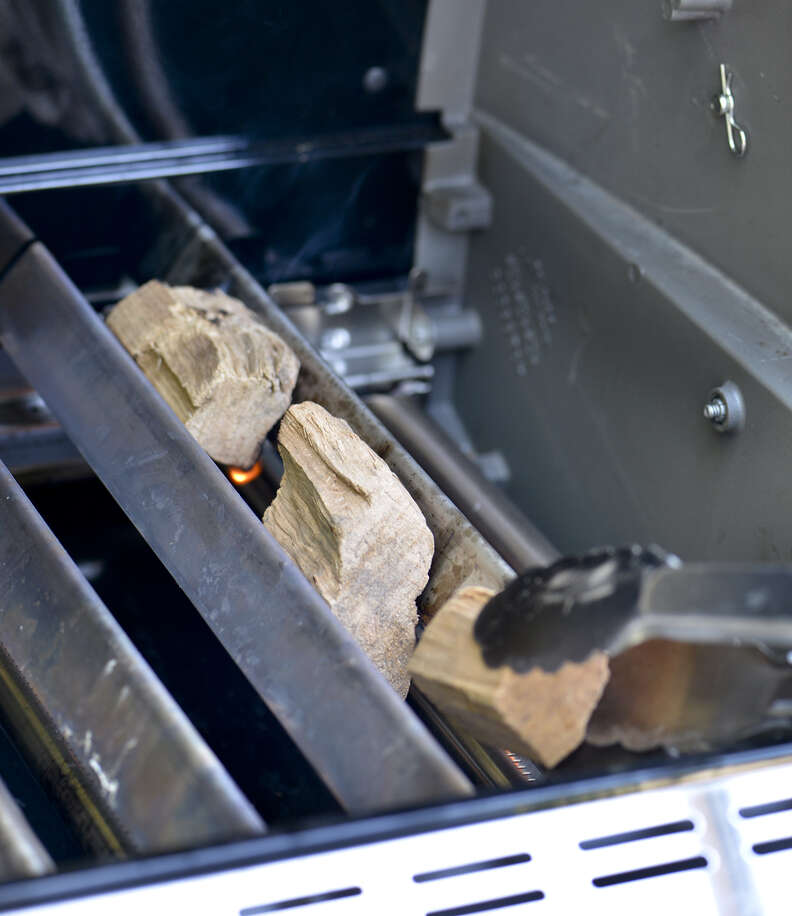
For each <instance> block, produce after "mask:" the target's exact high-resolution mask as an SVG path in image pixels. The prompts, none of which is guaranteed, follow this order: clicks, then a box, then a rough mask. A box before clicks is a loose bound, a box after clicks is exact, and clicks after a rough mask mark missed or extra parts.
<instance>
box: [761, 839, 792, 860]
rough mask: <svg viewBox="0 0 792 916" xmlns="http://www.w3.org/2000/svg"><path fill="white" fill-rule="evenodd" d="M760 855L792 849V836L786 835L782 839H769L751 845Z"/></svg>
mask: <svg viewBox="0 0 792 916" xmlns="http://www.w3.org/2000/svg"><path fill="white" fill-rule="evenodd" d="M751 849H753V851H754V852H755V853H756V854H757V855H758V856H766V855H767V854H768V853H771V852H783V851H784V850H785V849H792V836H785V837H783V838H782V839H780V840H767V841H766V842H764V843H754V845H753V846H752V847H751Z"/></svg>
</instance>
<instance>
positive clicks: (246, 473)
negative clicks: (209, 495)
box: [228, 461, 262, 487]
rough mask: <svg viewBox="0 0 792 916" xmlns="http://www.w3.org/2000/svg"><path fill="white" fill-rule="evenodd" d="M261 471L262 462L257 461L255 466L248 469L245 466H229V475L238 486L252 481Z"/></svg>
mask: <svg viewBox="0 0 792 916" xmlns="http://www.w3.org/2000/svg"><path fill="white" fill-rule="evenodd" d="M261 471H262V467H261V462H260V461H257V462H256V463H255V464H254V465H253V467H252V468H248V470H245V469H244V468H229V469H228V476H229V477H230V478H231V482H232V483H235V484H236V485H237V486H238V487H242V486H244V485H245V484H246V483H250V481H251V480H255V479H256V478H257V477H258V476H259V474H260V473H261Z"/></svg>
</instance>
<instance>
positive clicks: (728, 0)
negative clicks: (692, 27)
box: [663, 0, 732, 22]
mask: <svg viewBox="0 0 792 916" xmlns="http://www.w3.org/2000/svg"><path fill="white" fill-rule="evenodd" d="M731 6H732V0H663V18H664V19H667V20H669V21H670V22H684V21H686V20H691V19H718V18H720V16H721V14H722V13H725V12H727V11H728V10H730V9H731Z"/></svg>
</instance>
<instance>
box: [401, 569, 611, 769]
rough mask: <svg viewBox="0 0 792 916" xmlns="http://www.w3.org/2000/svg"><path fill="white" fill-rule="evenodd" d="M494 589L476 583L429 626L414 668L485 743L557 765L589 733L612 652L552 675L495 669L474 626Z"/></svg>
mask: <svg viewBox="0 0 792 916" xmlns="http://www.w3.org/2000/svg"><path fill="white" fill-rule="evenodd" d="M493 594H494V592H492V591H490V590H489V589H486V588H479V587H475V586H473V587H467V588H463V589H460V590H459V591H458V592H456V594H454V595H453V596H452V597H451V598H450V599H449V600H448V601H447V602H446V603H445V604H444V605H443V607H442V608H440V610H439V611H438V612H437V614H436V615H435V616H434V618H433V619H432V621H431V622H430V624H429V626H428V627H427V628H426V631H425V633H424V634H423V636H422V638H421V641H420V642H419V643H418V647H417V648H416V650H415V654H414V655H413V658H412V661H411V662H410V673H411V674H412V676H413V679H414V681H415V684H416V686H417V687H419V688H420V689H421V690H422V691H423V692H424V693H425V694H426V696H427V697H428V698H429V699H430V700H431V701H432V702H433V703H434V704H435V705H436V706H437V707H438V708H439V709H440V711H441V712H443V713H445V714H446V715H447V716H448V717H449V718H450V719H452V720H454V721H456V722H458V723H460V725H462V726H463V727H464V728H466V729H467V730H468V731H469V732H470V733H471V734H472V735H473V736H474V737H476V738H478V739H479V740H480V741H482V742H484V743H485V744H489V745H490V746H492V747H501V748H508V749H509V750H511V751H517V752H519V753H522V754H526V755H527V756H528V757H530V758H531V759H532V760H535V761H536V762H537V763H540V764H542V765H543V766H547V767H552V766H555V765H556V764H557V763H559V762H560V761H561V760H563V758H564V757H566V756H567V755H568V754H570V753H571V752H572V751H573V750H575V748H576V747H577V746H578V745H579V744H580V743H581V742H582V741H583V739H584V737H585V735H586V726H587V724H588V721H589V719H590V717H591V715H592V713H593V711H594V709H595V707H596V705H597V703H598V701H599V699H600V696H601V695H602V691H603V690H604V688H605V685H606V684H607V682H608V677H609V673H608V659H607V656H606V655H605V654H604V653H602V652H597V653H594V654H593V655H592V656H591V657H590V658H588V659H587V660H586V661H585V662H583V663H582V664H576V663H573V662H567V663H565V664H564V665H562V666H561V668H559V669H558V671H556V672H554V673H552V674H548V673H547V672H545V671H542V670H541V669H538V668H534V669H533V670H531V671H528V672H527V673H525V674H519V673H517V672H515V671H513V670H512V669H511V668H510V667H508V666H504V667H501V668H490V667H488V666H487V665H486V664H485V662H484V660H483V658H482V655H481V651H480V649H479V646H478V643H477V642H476V640H475V637H474V635H473V626H474V624H475V622H476V618H477V617H478V615H479V613H480V611H481V609H482V608H483V607H484V605H485V604H486V603H487V601H489V599H490V598H491V597H492V596H493Z"/></svg>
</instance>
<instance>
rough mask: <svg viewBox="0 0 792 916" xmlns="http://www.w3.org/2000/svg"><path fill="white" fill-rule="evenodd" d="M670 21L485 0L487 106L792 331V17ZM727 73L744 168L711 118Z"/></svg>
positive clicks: (616, 10)
mask: <svg viewBox="0 0 792 916" xmlns="http://www.w3.org/2000/svg"><path fill="white" fill-rule="evenodd" d="M660 7H661V4H660V0H647V2H641V3H636V2H634V0H610V2H608V3H607V4H597V3H580V2H578V0H534V2H531V3H516V2H514V0H488V3H487V13H486V18H485V24H484V33H483V39H482V46H481V54H480V60H479V72H478V85H477V97H476V104H477V106H478V107H479V108H480V109H482V110H484V111H486V112H488V113H489V114H491V115H493V116H494V117H496V118H498V119H500V120H502V121H504V122H505V123H507V124H509V125H510V126H511V127H513V128H515V129H516V130H518V131H519V132H520V133H522V134H524V135H525V136H526V137H529V138H530V139H532V140H533V141H534V142H536V143H538V144H540V145H541V146H543V147H545V148H546V149H547V150H549V151H550V152H553V153H555V154H556V155H558V156H560V157H561V158H563V159H564V160H566V161H567V162H569V164H570V165H572V166H573V167H574V168H575V169H577V170H578V171H579V172H581V173H582V174H585V175H587V176H588V177H590V178H592V179H593V180H594V181H596V182H597V183H599V184H601V185H602V186H603V187H604V188H605V189H606V190H609V191H611V192H612V193H614V194H616V195H617V196H618V197H620V198H621V199H622V200H624V201H625V202H627V203H629V204H630V205H631V206H633V207H635V208H636V209H637V210H638V211H639V212H641V213H643V214H644V215H646V216H647V217H648V218H649V219H650V220H652V221H653V222H656V223H657V224H658V225H660V226H663V227H664V228H666V229H667V230H668V231H669V232H670V233H671V234H673V235H674V236H675V237H677V238H679V239H680V240H681V241H682V242H684V243H685V244H687V245H689V246H690V247H691V248H693V249H694V250H695V251H697V252H698V253H699V254H701V255H703V256H704V257H705V258H706V259H707V260H709V261H711V262H712V263H713V264H714V265H715V266H717V267H718V268H720V269H721V270H723V271H725V272H726V273H728V274H729V275H730V276H731V277H732V278H733V279H734V280H736V281H737V282H738V283H739V284H740V285H741V286H743V287H745V288H746V289H747V290H749V291H750V292H751V293H752V294H753V295H754V296H756V297H757V298H758V299H759V300H761V301H762V302H763V303H764V304H765V305H766V306H767V307H768V308H770V309H771V310H772V311H774V312H777V313H778V314H779V315H781V316H782V317H784V318H786V319H787V320H789V319H790V317H792V299H790V297H789V296H788V290H789V288H790V280H792V260H790V258H789V257H788V254H787V252H788V223H789V206H788V200H789V192H790V181H791V179H790V172H789V165H788V153H789V149H790V146H792V121H790V119H789V118H788V117H787V116H786V115H785V111H786V107H787V106H788V102H789V98H790V90H792V59H790V56H789V36H790V34H792V7H790V6H789V5H788V4H784V3H777V2H773V0H734V4H733V7H732V9H731V10H730V11H729V12H728V13H726V14H725V15H723V16H722V18H721V19H720V20H708V21H702V22H666V21H664V20H663V18H662V15H661V10H660ZM720 63H725V64H727V65H728V66H729V68H730V69H731V70H732V71H733V72H734V96H735V113H736V115H737V119H738V120H739V121H740V122H741V123H744V124H745V126H746V128H747V129H748V131H749V134H750V139H749V144H750V145H749V149H748V154H747V155H746V157H745V158H744V159H741V160H736V159H734V158H733V157H732V156H731V155H730V153H729V151H728V149H727V146H726V132H725V127H724V122H723V121H722V120H721V119H719V118H716V117H715V116H714V115H713V114H712V112H711V111H710V108H709V106H710V102H711V100H712V97H713V96H714V95H715V94H716V91H717V90H719V87H720V82H719V74H718V65H719V64H720Z"/></svg>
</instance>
